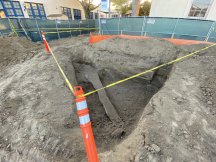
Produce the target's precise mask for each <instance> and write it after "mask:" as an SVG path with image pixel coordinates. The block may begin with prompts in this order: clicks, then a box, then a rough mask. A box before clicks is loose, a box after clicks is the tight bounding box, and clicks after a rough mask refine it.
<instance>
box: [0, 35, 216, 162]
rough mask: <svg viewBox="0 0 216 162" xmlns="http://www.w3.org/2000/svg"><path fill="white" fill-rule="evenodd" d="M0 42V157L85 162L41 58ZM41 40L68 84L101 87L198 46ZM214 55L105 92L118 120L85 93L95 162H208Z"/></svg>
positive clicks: (69, 108) (55, 75)
mask: <svg viewBox="0 0 216 162" xmlns="http://www.w3.org/2000/svg"><path fill="white" fill-rule="evenodd" d="M0 42H1V46H0V68H1V71H0V76H1V77H0V101H1V102H0V127H1V128H0V161H13V162H14V161H20V162H23V161H40V162H43V161H44V162H45V161H70V162H78V161H83V162H84V161H86V154H85V150H84V146H83V141H82V135H81V131H80V128H79V122H78V118H77V115H76V110H75V105H74V101H73V100H74V97H73V95H72V94H71V92H70V91H69V89H68V87H67V85H66V84H65V82H64V80H63V79H62V76H61V74H60V73H59V71H58V69H57V67H56V65H55V62H54V60H53V58H52V57H51V55H49V54H46V53H45V52H44V49H43V48H44V47H43V44H39V43H37V44H35V43H31V42H29V41H27V40H25V39H23V38H13V37H11V38H7V37H5V38H0ZM2 42H3V44H2ZM50 46H51V47H52V49H53V51H54V53H55V55H56V57H57V58H58V60H59V62H60V64H61V66H62V68H63V69H64V70H65V72H66V75H67V76H68V78H69V80H70V81H71V82H72V83H73V85H82V86H83V88H84V91H85V92H89V91H92V90H94V87H95V83H98V82H99V81H100V82H101V83H100V84H102V85H103V86H105V85H108V84H110V83H113V82H115V81H118V80H121V79H123V78H125V77H128V76H131V75H133V74H137V73H139V72H142V71H144V70H147V69H149V68H151V67H155V66H157V65H160V64H162V63H165V62H168V61H170V60H173V59H175V58H176V57H179V56H182V55H185V54H188V53H189V52H191V51H194V50H196V49H200V48H202V47H204V45H191V46H181V47H176V46H174V45H172V44H170V43H168V42H166V41H164V40H160V39H149V40H128V39H120V38H112V39H109V40H105V41H102V42H100V43H97V44H94V45H89V44H88V37H76V38H69V39H61V40H57V41H53V42H50ZM215 61H216V55H215V48H211V49H208V50H207V51H205V52H202V53H201V54H199V55H197V56H194V57H193V58H191V59H188V60H186V61H184V62H181V63H178V64H176V65H174V66H173V67H172V66H168V67H165V68H162V69H160V70H157V71H156V72H152V73H150V74H148V75H144V76H141V77H138V78H136V79H132V80H129V81H127V82H124V83H122V84H119V85H117V86H114V87H111V88H109V89H106V90H105V91H104V93H103V94H102V97H107V98H106V99H108V100H109V102H108V103H109V104H112V106H113V108H114V109H115V110H116V113H117V114H118V116H119V117H120V119H121V124H120V125H119V124H117V123H116V122H115V121H114V120H112V118H111V117H110V116H109V115H108V114H107V113H106V111H105V109H106V106H107V105H106V104H107V102H105V103H103V102H102V99H101V98H100V97H101V96H100V95H99V94H98V93H94V94H92V95H90V96H88V97H87V102H88V107H89V110H90V117H91V120H92V125H93V131H94V134H95V139H96V145H97V149H98V152H99V156H100V159H101V161H102V162H144V161H158V162H160V161H207V162H208V161H209V162H210V161H214V159H215V158H216V152H215V150H216V143H215V140H216V139H215V138H216V127H215V125H214V123H215V121H216V118H215V114H216V111H215V110H216V109H215V104H216V93H215V92H216V91H215V90H216V86H215V85H216V84H215V78H216V75H215V74H216V73H215V72H216V65H215ZM84 67H87V69H88V68H89V69H94V75H95V77H93V78H92V77H88V75H90V74H91V73H92V71H93V70H90V71H87V69H85V68H84ZM96 77H99V80H98V79H96ZM105 95H106V96H105ZM106 101H107V100H106ZM120 128H121V129H120Z"/></svg>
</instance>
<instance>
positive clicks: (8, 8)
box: [0, 1, 24, 17]
mask: <svg viewBox="0 0 216 162" xmlns="http://www.w3.org/2000/svg"><path fill="white" fill-rule="evenodd" d="M0 8H1V9H4V11H5V14H6V16H7V17H24V15H23V11H22V8H21V6H20V2H18V1H2V4H1V5H0Z"/></svg>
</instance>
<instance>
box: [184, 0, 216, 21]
mask: <svg viewBox="0 0 216 162" xmlns="http://www.w3.org/2000/svg"><path fill="white" fill-rule="evenodd" d="M213 1H214V0H210V2H209V4H208V7H207V10H206V11H205V15H204V16H190V12H191V10H192V7H193V5H194V4H195V3H194V2H195V0H191V4H190V8H189V11H188V14H187V17H188V18H191V19H206V18H207V16H208V14H209V11H210V9H211V8H212V3H213ZM196 11H197V9H194V10H193V15H195V12H196ZM202 11H203V9H201V10H200V11H199V15H200V14H201V13H202Z"/></svg>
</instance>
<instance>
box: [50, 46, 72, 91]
mask: <svg viewBox="0 0 216 162" xmlns="http://www.w3.org/2000/svg"><path fill="white" fill-rule="evenodd" d="M47 45H48V48H49V51H50V53H51V54H52V56H53V58H54V60H55V62H56V64H57V66H58V68H59V70H60V72H61V74H62V76H63V78H64V80H65V82H66V83H67V85H68V87H69V89H70V91H71V92H72V93H73V94H74V89H73V86H72V84H71V83H70V81H69V79H68V78H67V76H66V74H65V73H64V71H63V69H62V68H61V66H60V64H59V63H58V60H57V58H56V57H55V55H54V53H53V51H52V49H51V48H50V46H49V44H48V43H47Z"/></svg>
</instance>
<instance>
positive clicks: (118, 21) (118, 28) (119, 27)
mask: <svg viewBox="0 0 216 162" xmlns="http://www.w3.org/2000/svg"><path fill="white" fill-rule="evenodd" d="M120 21H121V19H120V16H119V19H118V35H119V32H120Z"/></svg>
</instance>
